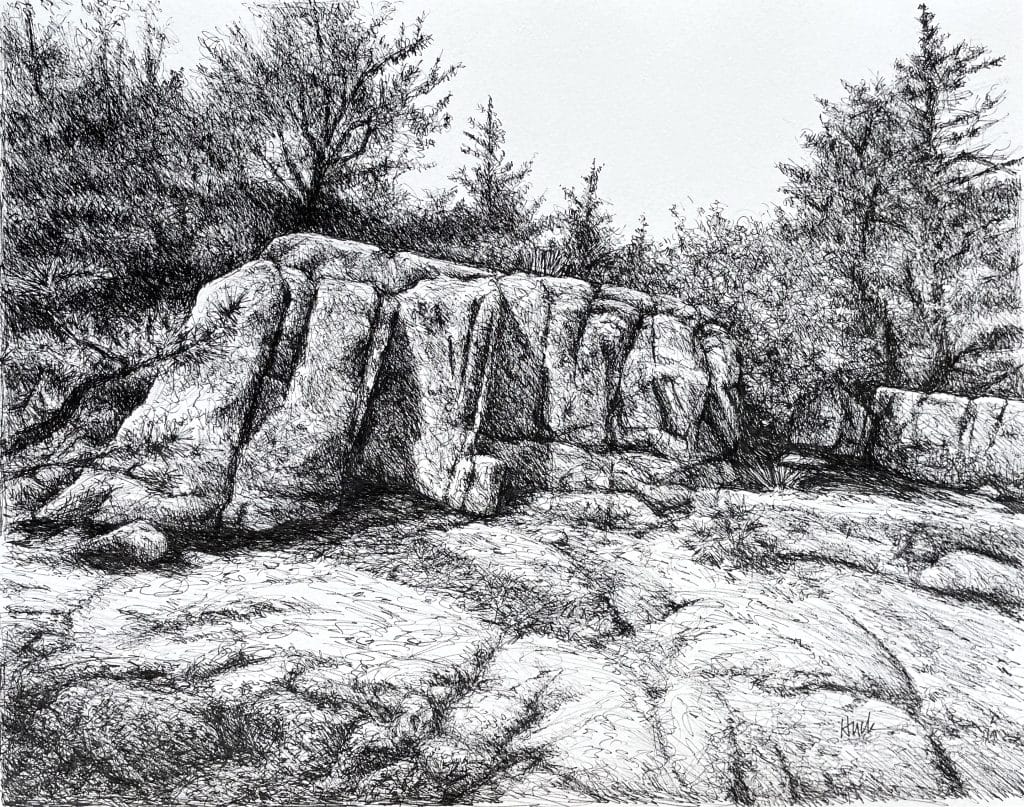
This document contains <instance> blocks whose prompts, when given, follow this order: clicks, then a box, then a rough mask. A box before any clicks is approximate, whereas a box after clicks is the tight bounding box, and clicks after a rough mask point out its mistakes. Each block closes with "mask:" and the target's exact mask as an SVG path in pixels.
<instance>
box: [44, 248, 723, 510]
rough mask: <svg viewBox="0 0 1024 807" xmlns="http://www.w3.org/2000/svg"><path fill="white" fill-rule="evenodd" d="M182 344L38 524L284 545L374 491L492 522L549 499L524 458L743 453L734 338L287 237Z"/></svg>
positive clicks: (667, 310)
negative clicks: (228, 536) (530, 498)
mask: <svg viewBox="0 0 1024 807" xmlns="http://www.w3.org/2000/svg"><path fill="white" fill-rule="evenodd" d="M182 338H183V339H186V340H188V339H193V340H194V341H196V342H197V343H199V344H201V345H202V347H201V348H199V350H198V351H193V352H190V353H188V354H186V355H183V356H182V358H181V359H180V360H178V361H176V362H175V363H173V364H172V365H171V366H170V367H168V368H167V369H166V370H165V371H164V372H163V373H162V374H161V376H160V378H159V379H158V381H157V382H156V383H155V384H154V386H153V388H152V389H151V391H150V393H149V397H148V398H147V399H146V402H145V403H144V404H143V405H142V406H141V407H139V408H138V409H137V410H136V411H135V412H133V413H132V415H131V416H130V417H129V418H128V419H127V421H126V422H125V423H124V425H123V426H122V428H121V430H120V431H119V433H118V435H117V436H116V438H115V439H114V441H113V444H112V445H111V446H110V450H109V451H108V452H107V456H106V457H105V458H104V459H103V460H102V461H100V462H98V463H97V464H96V466H95V467H94V468H92V469H90V470H88V471H86V472H85V473H83V474H82V475H81V476H80V477H79V478H78V480H76V481H75V482H74V483H73V484H72V485H71V487H69V488H68V489H67V490H65V491H64V492H63V493H62V494H60V495H59V496H58V497H57V498H56V499H54V500H53V501H52V502H50V503H49V504H48V505H47V506H46V507H45V508H44V509H43V510H42V511H41V512H40V515H41V516H43V517H48V518H53V519H57V520H65V521H91V522H94V523H101V524H114V525H117V524H124V523H128V522H131V521H136V520H147V521H149V522H150V523H153V524H156V525H158V526H169V527H192V526H198V525H207V524H214V523H220V524H223V525H224V526H229V527H241V528H247V529H266V528H272V527H275V526H278V525H280V524H283V523H285V522H288V521H292V520H295V519H302V518H311V517H316V516H318V515H321V514H323V513H326V512H329V511H330V510H332V509H334V508H335V507H336V506H337V504H338V502H339V499H340V498H341V497H343V496H344V494H345V492H346V490H347V489H349V488H350V487H352V483H353V482H354V481H356V480H363V481H369V482H375V483H383V484H386V485H389V486H392V487H398V488H403V489H413V490H416V491H418V492H420V493H422V494H424V495H426V496H429V497H431V498H433V499H435V500H437V501H440V502H443V503H445V504H447V505H448V506H450V507H453V508H455V509H461V510H465V511H468V512H472V513H483V514H486V513H492V512H494V510H495V509H496V507H497V506H498V502H499V495H500V493H501V491H502V489H503V488H504V487H512V488H514V487H517V486H518V487H530V486H534V487H536V486H540V487H544V486H546V485H547V483H546V481H545V479H544V478H543V477H540V478H537V477H530V478H525V477H522V476H521V475H520V468H521V466H522V462H523V460H522V457H524V456H528V457H530V458H531V461H534V460H535V459H536V457H537V455H538V453H540V454H547V455H548V456H549V457H564V456H567V455H572V456H580V457H583V458H585V461H586V462H585V464H586V463H589V464H591V465H593V464H595V463H596V464H599V465H600V464H603V465H604V466H606V467H607V466H608V463H609V461H610V460H608V459H607V458H614V457H618V456H620V455H622V456H627V455H628V456H631V457H634V459H635V458H636V457H637V456H641V455H643V456H650V455H652V454H653V455H657V456H658V457H659V458H662V459H663V460H665V461H667V462H669V463H670V464H672V465H675V466H682V465H685V464H692V463H694V462H696V461H699V460H702V459H705V458H708V457H711V456H720V455H722V454H723V453H728V452H729V451H730V450H731V449H732V448H733V447H734V445H735V441H736V436H737V422H738V415H737V399H736V388H737V385H738V382H739V362H738V357H737V356H736V352H735V349H734V347H733V345H732V343H731V341H730V340H729V339H728V337H727V336H726V334H725V333H724V331H722V330H721V329H720V328H718V327H717V326H715V325H714V324H712V323H702V322H698V321H697V319H696V315H695V313H694V312H693V311H691V310H688V309H686V308H684V307H683V306H682V305H681V304H680V303H679V301H678V300H674V299H669V298H657V299H656V298H652V297H650V296H648V295H645V294H642V293H639V292H636V291H630V290H628V289H621V288H614V287H603V288H600V289H595V288H594V287H592V286H590V285H589V284H587V283H585V282H582V281H579V280H573V279H569V278H553V277H538V276H532V275H524V274H516V275H506V276H502V275H497V274H494V273H491V272H487V271H484V270H481V269H473V268H468V267H463V266H456V265H454V264H451V263H447V262H445V261H438V260H430V259H426V258H423V257H420V256H417V255H412V254H408V253H398V254H388V253H384V252H381V251H380V250H378V249H376V248H374V247H370V246H367V245H364V244H356V243H353V242H346V241H336V240H332V239H328V238H324V237H320V236H312V235H295V236H287V237H284V238H279V239H277V240H275V241H274V242H273V243H272V244H271V245H270V246H269V247H268V248H267V250H266V252H265V253H264V255H263V256H262V258H261V259H260V260H258V261H255V262H253V263H250V264H247V265H246V266H244V267H242V268H241V269H238V270H236V271H235V272H232V273H231V274H229V275H227V276H225V277H223V278H221V279H219V280H217V281H215V282H214V283H211V284H210V285H209V286H207V287H206V288H205V289H204V290H203V291H202V292H201V293H200V295H199V297H198V299H197V301H196V305H195V308H194V310H193V312H192V315H191V317H190V319H189V321H188V323H187V324H186V326H185V328H184V330H183V334H182ZM595 458H596V459H595ZM601 458H605V459H601ZM633 464H634V465H636V464H637V463H636V462H634V463H633ZM642 465H643V463H642V462H641V463H639V466H642ZM639 466H638V467H639ZM618 467H619V468H620V472H621V469H622V468H623V467H625V466H624V465H622V463H619V466H618ZM620 475H621V474H620Z"/></svg>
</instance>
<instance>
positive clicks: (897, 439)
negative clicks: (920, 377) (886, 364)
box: [872, 387, 1024, 499]
mask: <svg viewBox="0 0 1024 807" xmlns="http://www.w3.org/2000/svg"><path fill="white" fill-rule="evenodd" d="M875 404H876V408H877V411H878V412H879V413H880V415H879V424H878V431H877V435H876V439H875V441H874V446H873V451H872V453H873V456H874V459H875V461H876V462H878V463H879V464H880V465H882V466H883V467H884V468H887V469H889V470H891V471H894V472H896V473H898V474H901V475H903V476H907V477H910V478H911V479H917V480H920V481H923V482H931V483H934V484H937V485H943V486H946V487H952V488H960V489H964V490H978V489H979V488H982V487H985V486H990V487H992V488H995V489H996V490H997V491H999V493H1000V494H1001V495H1004V496H1008V497H1011V498H1018V499H1019V498H1024V401H1017V400H1010V399H1005V398H962V397H959V396H956V395H946V394H943V393H934V394H930V395H929V394H925V393H922V392H911V391H908V390H899V389H892V388H889V387H881V388H879V389H878V391H877V393H876V397H875Z"/></svg>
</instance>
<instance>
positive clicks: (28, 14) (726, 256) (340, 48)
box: [0, 0, 1024, 476]
mask: <svg viewBox="0 0 1024 807" xmlns="http://www.w3.org/2000/svg"><path fill="white" fill-rule="evenodd" d="M78 10H79V12H80V13H72V5H71V4H70V3H69V2H60V0H50V1H49V2H38V0H36V1H33V0H21V1H20V2H14V3H11V4H9V5H8V7H7V9H6V10H5V11H4V12H3V18H2V30H0V36H2V41H0V47H2V50H3V56H4V80H5V94H6V99H5V100H6V104H5V115H4V122H3V125H4V133H3V136H4V146H5V148H4V180H5V205H6V216H5V222H4V226H5V247H6V249H5V255H4V264H5V278H4V285H5V289H4V326H5V351H4V368H3V369H4V382H5V384H6V389H7V397H6V402H7V406H6V409H7V412H6V423H5V429H4V436H3V448H4V453H5V455H8V456H10V455H12V454H13V455H19V456H22V457H23V459H22V460H21V463H20V466H19V465H18V464H17V463H15V466H14V470H13V471H8V474H7V475H8V476H10V475H12V473H13V475H15V476H16V475H17V473H18V467H21V468H31V469H32V473H33V474H37V473H38V471H39V468H40V467H41V466H42V465H47V466H48V467H49V466H53V467H55V468H56V469H57V470H55V471H54V474H56V475H59V474H60V473H64V472H66V469H67V468H69V467H76V463H78V464H81V463H83V462H86V461H88V457H89V456H90V452H91V451H94V450H95V448H96V446H98V445H99V444H100V443H102V442H104V441H105V439H106V437H107V436H108V433H109V431H110V428H111V424H114V423H116V422H117V420H118V418H119V417H120V414H121V413H124V412H126V411H127V410H130V408H131V407H132V406H133V405H134V404H135V403H136V402H137V401H138V399H139V396H140V394H143V393H144V390H145V388H146V387H147V386H148V380H149V379H150V378H151V377H152V374H153V373H154V372H156V368H157V367H158V366H159V365H160V363H161V362H163V361H166V360H168V359H169V358H173V357H174V356H175V355H177V354H176V353H175V351H176V350H177V351H180V350H185V349H186V348H185V347H183V346H180V345H178V346H177V347H169V346H173V345H174V344H175V343H174V336H173V335H174V333H175V331H176V329H177V327H178V326H179V325H180V323H181V322H182V320H183V318H184V316H185V315H186V314H187V311H188V308H189V306H190V304H191V300H192V298H193V297H194V295H195V293H196V291H197V290H198V289H199V288H200V287H201V286H202V285H203V284H205V283H206V282H208V281H209V280H211V279H213V278H214V277H216V276H218V275H220V274H223V273H224V272H225V271H227V270H228V269H230V268H232V267H233V266H235V265H237V264H238V263H240V262H243V261H245V260H248V259H249V258H251V257H252V256H253V255H254V254H256V253H257V252H258V251H259V250H260V249H261V248H262V247H263V245H265V244H266V242H267V241H269V240H270V239H271V238H273V237H274V236H276V235H280V234H283V233H287V232H294V231H316V232H321V233H323V234H326V235H331V236H337V237H344V238H352V239H356V240H362V241H368V242H371V243H375V244H377V245H379V246H381V247H382V248H385V249H409V250H415V251H420V252H424V253H426V254H429V255H434V256H437V257H443V258H448V259H452V260H456V261H461V262H467V263H479V264H486V265H489V266H492V267H494V268H496V269H498V270H500V271H535V272H544V273H548V274H564V275H568V276H574V277H580V278H583V279H586V280H589V281H591V282H594V283H615V284H621V285H628V286H633V287H635V288H639V289H643V290H647V291H650V292H655V293H667V294H673V295H676V296H679V297H682V298H684V299H685V300H686V301H688V302H689V303H690V304H692V305H693V306H694V307H696V308H697V309H698V310H700V311H702V312H706V315H707V316H709V317H713V318H714V319H716V320H718V321H720V322H722V323H723V324H725V325H726V326H727V327H728V328H729V329H730V331H731V332H732V333H733V336H734V338H735V339H736V340H737V342H738V344H739V347H740V350H741V353H742V354H743V355H745V356H746V357H747V360H746V363H745V368H744V369H745V381H744V384H745V388H744V391H743V394H744V407H745V425H746V434H747V440H748V442H749V443H751V444H752V445H755V444H763V445H768V446H775V447H776V448H777V447H778V446H781V445H784V444H785V441H786V439H787V435H788V434H790V433H791V431H792V429H793V425H794V419H795V418H796V417H798V416H799V414H800V412H801V411H802V409H803V408H805V407H806V406H807V404H808V403H809V402H812V401H813V400H814V399H816V398H817V397H819V396H821V395H823V394H825V393H826V392H828V391H830V390H831V391H835V390H838V391H840V392H841V393H842V394H843V395H844V396H846V397H848V398H849V399H850V400H852V401H855V402H857V403H858V405H860V406H861V407H863V408H864V409H865V410H866V411H867V412H868V414H869V415H870V414H872V412H871V406H872V400H873V393H874V390H875V388H877V387H878V386H883V385H884V386H897V387H909V388H914V389H921V390H925V391H938V390H943V391H950V392H959V393H963V394H969V395H982V394H992V395H1004V396H1011V397H1013V396H1018V397H1020V396H1024V371H1022V365H1024V353H1022V348H1021V346H1022V343H1024V327H1022V322H1021V299H1020V290H1019V289H1020V285H1019V284H1020V255H1019V247H1018V244H1017V238H1016V228H1017V215H1018V205H1019V195H1020V181H1019V177H1018V175H1017V167H1018V165H1019V158H1017V157H1016V156H1014V155H1013V154H1010V153H1008V152H1007V151H1005V150H1000V149H998V148H995V147H994V146H993V145H992V144H991V142H990V134H991V127H992V126H993V124H994V123H995V122H996V121H997V120H998V110H999V104H1000V101H1001V100H1002V96H1001V94H1000V93H997V92H995V91H990V92H986V93H980V94H979V93H976V92H974V91H973V89H972V88H973V86H974V85H976V84H977V81H978V78H979V77H981V76H984V75H985V73H986V71H988V70H991V69H992V68H994V67H997V66H998V65H999V64H1000V63H1001V59H1000V58H998V57H994V56H992V55H991V54H989V53H988V51H986V50H985V49H984V48H982V47H980V46H976V45H972V44H969V43H965V42H957V43H952V42H950V40H949V38H948V36H947V35H946V34H944V33H943V32H942V31H941V30H940V29H939V27H938V25H937V24H936V21H935V18H934V15H933V14H932V13H931V12H930V11H928V9H927V8H926V7H925V6H924V5H922V6H921V7H920V12H919V16H918V24H919V37H918V42H917V46H916V48H915V49H914V50H913V51H912V52H911V53H910V54H909V55H908V57H907V58H906V59H904V60H901V61H899V62H897V63H896V64H895V65H894V67H893V71H892V74H891V75H890V76H888V77H885V78H877V79H874V80H871V81H862V82H858V83H846V84H844V85H843V86H844V92H845V96H844V97H843V98H841V99H840V100H837V101H829V100H820V101H819V103H820V106H821V115H820V127H819V128H818V129H817V130H816V131H813V132H809V133H806V134H805V135H804V137H803V142H802V145H803V155H802V158H801V159H800V160H795V161H789V162H783V163H781V164H780V166H779V168H780V170H781V174H782V177H783V179H784V183H785V184H784V186H783V189H782V190H783V194H784V202H783V204H782V205H780V206H777V207H776V208H775V209H774V210H773V211H772V213H771V215H770V216H768V217H767V218H766V219H764V220H761V221H751V220H741V221H734V220H731V219H729V218H728V217H727V216H725V214H724V212H723V209H722V207H721V206H720V205H718V204H717V203H716V204H714V205H711V206H710V207H709V208H707V209H701V210H698V211H697V215H696V217H695V219H694V220H693V221H690V220H689V219H687V218H686V217H685V216H684V215H682V214H681V213H679V212H678V211H675V210H674V211H673V213H674V216H675V226H674V231H673V233H672V234H671V235H670V236H669V237H668V238H665V239H661V240H655V239H653V238H652V236H651V234H650V232H649V228H648V226H647V222H646V219H644V218H641V220H640V221H639V222H638V224H637V227H636V229H635V230H634V231H633V232H632V233H630V234H629V235H628V237H627V236H625V235H624V234H623V233H621V232H619V231H618V230H617V229H616V228H615V227H614V225H613V221H612V217H611V213H610V205H609V203H608V201H607V200H606V199H604V198H603V196H602V193H601V188H600V177H601V170H602V165H601V164H599V163H598V161H597V160H596V159H593V160H592V161H591V164H590V166H589V169H587V170H586V171H585V173H584V174H583V176H582V177H581V178H580V180H579V182H578V184H577V185H576V186H574V187H565V188H562V189H561V199H560V204H558V205H557V206H556V207H555V210H554V211H553V212H552V213H548V214H542V212H541V208H542V201H543V198H544V197H543V195H538V194H536V193H535V192H534V189H533V188H532V186H531V183H530V177H531V169H532V164H531V163H530V162H529V161H527V162H520V163H517V162H515V161H513V160H512V159H511V158H510V156H509V155H508V154H507V152H506V146H505V141H506V130H505V128H504V124H503V122H502V120H501V118H500V116H499V114H498V111H497V110H496V109H495V105H494V102H493V99H492V98H490V97H489V98H488V99H487V101H486V103H485V104H482V105H481V106H480V107H479V108H478V114H477V115H475V116H473V117H471V118H470V119H469V121H468V122H467V124H466V128H465V130H464V145H463V149H462V153H463V155H464V158H465V162H464V165H463V166H462V167H460V168H458V169H457V170H456V171H454V172H453V173H452V174H451V176H450V177H449V181H450V183H451V184H450V185H449V186H448V187H445V188H442V189H439V190H437V191H435V192H430V193H425V194H423V195H422V196H415V195H413V194H412V193H411V192H410V191H409V190H408V188H406V187H405V186H404V185H403V183H402V182H401V181H400V180H401V178H402V176H403V175H405V174H406V173H407V172H409V171H410V170H413V169H414V168H416V167H418V166H421V165H423V164H424V163H425V160H426V159H427V157H428V155H429V151H430V149H431V147H432V146H433V145H434V142H435V138H436V136H437V135H438V134H439V133H440V132H442V131H444V130H446V129H448V128H449V127H450V126H451V124H452V121H451V117H450V113H449V111H448V108H449V105H450V100H451V95H450V93H448V92H447V87H448V85H449V82H450V81H451V79H452V78H453V77H454V76H455V75H456V73H457V71H458V70H459V69H461V65H449V64H445V63H443V61H442V60H440V59H429V58H427V53H428V51H429V50H430V49H431V47H432V45H433V39H432V36H431V35H430V34H429V33H427V32H426V31H425V30H424V21H423V18H422V17H420V18H418V19H416V20H414V21H413V22H412V23H411V24H409V25H405V24H401V23H400V22H398V21H397V20H396V19H395V17H394V11H393V10H392V9H391V8H390V7H387V6H385V7H382V10H378V11H376V12H371V11H366V10H365V9H364V8H363V7H362V6H361V5H360V4H359V3H358V2H357V0H333V1H332V2H321V0H294V1H293V2H289V3H284V4H273V5H266V6H259V7H257V8H256V10H255V12H254V13H255V17H254V20H253V24H251V25H245V24H242V23H241V22H236V23H234V24H232V25H230V26H228V27H227V28H226V29H225V30H223V31H221V32H217V33H214V34H211V35H207V36H206V37H205V38H204V40H203V43H202V45H203V53H204V58H203V61H202V63H201V64H200V65H198V66H197V67H196V69H195V70H194V71H192V72H191V73H190V72H187V71H185V70H182V69H179V70H172V69H169V68H168V66H167V61H166V51H167V43H168V37H169V34H168V31H167V29H166V27H165V26H164V25H163V24H162V23H161V21H160V17H159V9H158V7H157V5H156V4H155V3H154V2H145V3H142V4H141V5H140V4H138V3H135V2H134V0H83V2H81V4H80V6H78ZM115 428H116V426H115ZM62 463H63V464H62ZM61 469H63V470H61Z"/></svg>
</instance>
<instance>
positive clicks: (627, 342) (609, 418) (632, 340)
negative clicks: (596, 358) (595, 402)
mask: <svg viewBox="0 0 1024 807" xmlns="http://www.w3.org/2000/svg"><path fill="white" fill-rule="evenodd" d="M644 317H645V315H644V312H643V311H640V310H637V311H636V316H635V318H633V317H630V318H627V319H626V325H627V327H626V336H625V339H623V340H622V343H621V344H620V345H619V347H618V350H617V356H608V355H605V361H606V362H607V370H606V373H605V388H606V390H607V399H608V402H607V405H606V407H605V413H604V433H605V439H606V441H607V443H608V446H609V447H610V448H615V447H617V444H618V440H617V434H618V429H617V428H616V422H617V419H618V417H619V415H620V413H621V411H622V371H623V368H624V367H625V365H626V359H627V358H628V357H629V354H630V353H631V352H632V350H633V347H634V346H635V345H636V342H637V339H638V337H639V336H640V331H641V329H642V327H643V322H644ZM653 343H654V340H653V339H652V340H651V344H652V346H653ZM652 352H653V347H652ZM613 361H614V365H615V366H614V367H613V366H612V364H613Z"/></svg>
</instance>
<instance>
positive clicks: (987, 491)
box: [977, 485, 1002, 500]
mask: <svg viewBox="0 0 1024 807" xmlns="http://www.w3.org/2000/svg"><path fill="white" fill-rule="evenodd" d="M977 493H978V495H979V496H984V497H985V498H987V499H993V500H995V499H999V498H1001V497H1002V494H1001V493H1000V492H999V490H998V489H997V488H995V487H993V486H992V485H982V486H981V487H980V488H978V491H977Z"/></svg>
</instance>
